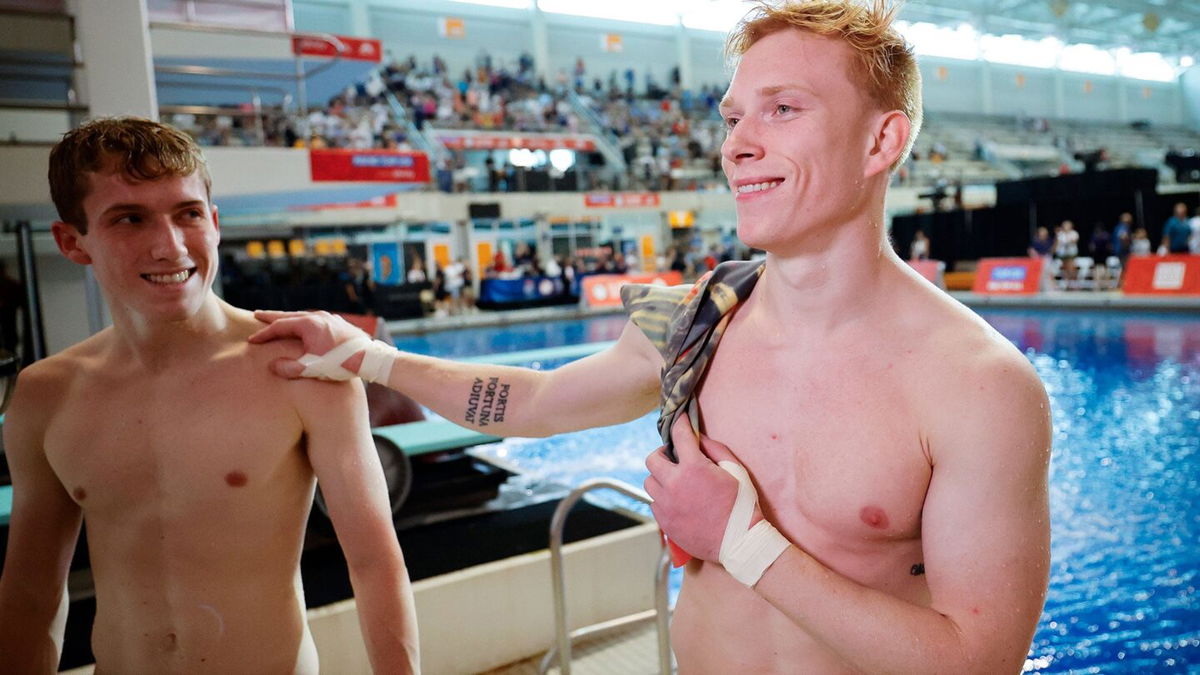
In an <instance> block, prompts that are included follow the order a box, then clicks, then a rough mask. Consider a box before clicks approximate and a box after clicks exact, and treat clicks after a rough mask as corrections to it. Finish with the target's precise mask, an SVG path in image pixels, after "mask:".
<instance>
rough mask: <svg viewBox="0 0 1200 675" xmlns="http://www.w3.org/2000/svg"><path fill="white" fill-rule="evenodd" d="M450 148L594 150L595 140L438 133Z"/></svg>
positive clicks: (443, 143)
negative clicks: (444, 134)
mask: <svg viewBox="0 0 1200 675" xmlns="http://www.w3.org/2000/svg"><path fill="white" fill-rule="evenodd" d="M438 140H439V141H441V142H442V145H444V146H446V147H447V148H449V149H451V150H513V149H516V148H525V149H528V150H559V149H564V150H595V149H596V141H594V140H592V139H591V138H588V137H586V136H533V135H525V136H521V135H510V134H470V135H466V134H464V135H461V136H443V135H441V134H439V135H438Z"/></svg>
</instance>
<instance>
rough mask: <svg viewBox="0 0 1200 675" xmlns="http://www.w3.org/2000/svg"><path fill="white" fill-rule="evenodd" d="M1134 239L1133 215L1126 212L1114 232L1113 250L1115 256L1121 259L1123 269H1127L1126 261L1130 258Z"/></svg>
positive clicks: (1118, 221)
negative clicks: (1130, 247)
mask: <svg viewBox="0 0 1200 675" xmlns="http://www.w3.org/2000/svg"><path fill="white" fill-rule="evenodd" d="M1132 237H1133V214H1131V213H1129V212H1128V211H1126V212H1125V213H1122V214H1121V217H1120V219H1119V220H1117V225H1116V227H1114V228H1113V231H1112V249H1113V253H1112V254H1113V255H1115V256H1117V257H1118V258H1120V259H1121V267H1125V260H1126V259H1128V258H1129V246H1130V243H1131V241H1132Z"/></svg>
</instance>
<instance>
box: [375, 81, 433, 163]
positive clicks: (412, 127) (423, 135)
mask: <svg viewBox="0 0 1200 675" xmlns="http://www.w3.org/2000/svg"><path fill="white" fill-rule="evenodd" d="M383 93H384V97H385V98H386V99H387V102H388V107H390V108H391V110H392V115H393V116H394V117H395V118H396V119H397V120H398V121H400V122H401V123H402V124H403V125H404V133H405V135H406V136H408V139H409V144H410V145H412V146H413V148H414V149H416V150H420V151H422V152H424V153H425V154H426V155H429V161H430V162H431V163H433V164H435V165H436V164H437V162H438V161H439V160H442V159H444V158H445V157H446V156H447V154H448V153H447V151H446V147H445V146H444V145H442V144H441V142H439V141H438V140H437V139H434V138H432V137H431V136H430V134H429V133H428V132H427V131H426V130H425V129H418V128H417V125H416V124H414V123H413V121H412V118H411V117H409V116H408V111H407V110H406V109H405V108H404V104H403V103H401V102H400V99H398V98H396V95H395V94H394V93H392V90H391V89H385V90H384V92H383Z"/></svg>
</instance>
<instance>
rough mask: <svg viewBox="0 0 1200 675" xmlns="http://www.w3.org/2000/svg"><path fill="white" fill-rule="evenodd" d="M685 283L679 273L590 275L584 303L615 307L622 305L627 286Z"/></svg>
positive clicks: (585, 278)
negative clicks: (625, 286)
mask: <svg viewBox="0 0 1200 675" xmlns="http://www.w3.org/2000/svg"><path fill="white" fill-rule="evenodd" d="M682 283H683V275H682V274H680V273H679V272H663V273H662V274H590V275H588V276H586V277H584V278H583V296H582V297H583V302H584V304H586V305H587V306H588V307H615V306H618V305H620V304H621V287H622V286H624V285H625V284H656V285H659V286H678V285H679V284H682Z"/></svg>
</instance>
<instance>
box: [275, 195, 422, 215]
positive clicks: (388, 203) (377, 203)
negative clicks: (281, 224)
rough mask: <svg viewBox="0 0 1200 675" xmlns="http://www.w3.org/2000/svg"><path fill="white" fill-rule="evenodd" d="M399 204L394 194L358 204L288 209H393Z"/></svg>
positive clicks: (309, 205)
mask: <svg viewBox="0 0 1200 675" xmlns="http://www.w3.org/2000/svg"><path fill="white" fill-rule="evenodd" d="M399 202H400V195H398V194H396V193H395V192H393V193H391V194H387V195H380V196H378V197H372V198H370V199H364V200H362V201H360V202H327V203H325V204H300V205H297V206H290V207H288V209H289V210H291V211H325V210H328V209H380V208H395V207H396V205H397V204H398V203H399Z"/></svg>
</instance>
